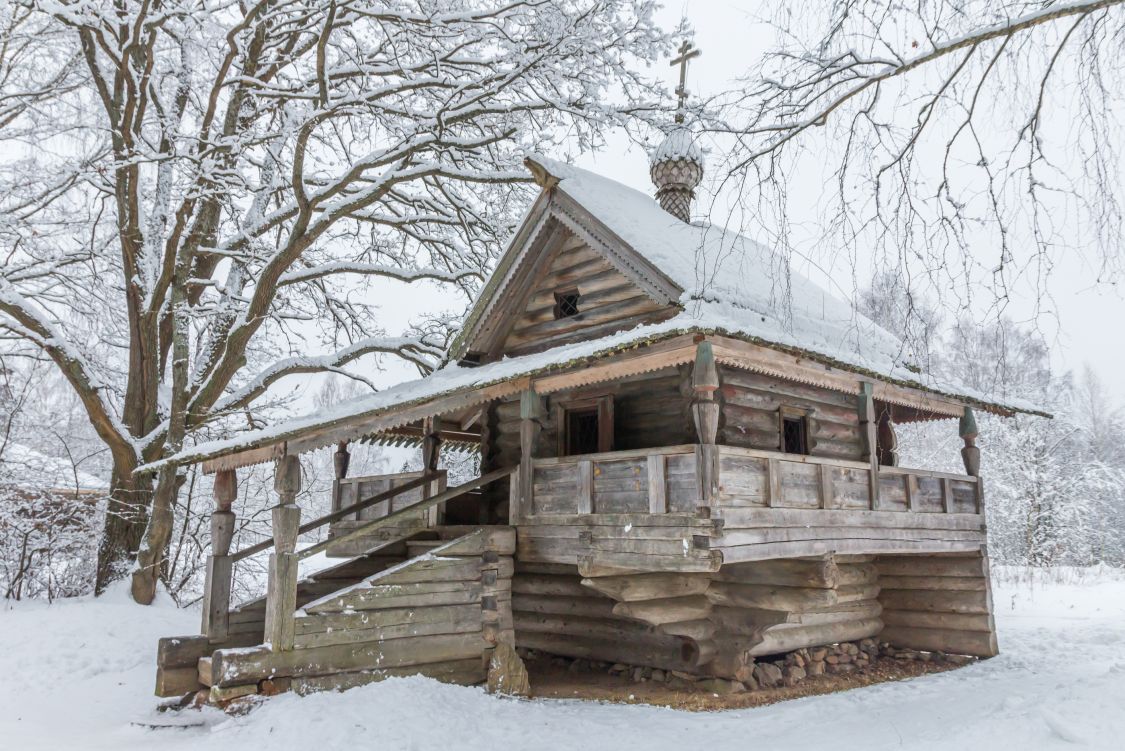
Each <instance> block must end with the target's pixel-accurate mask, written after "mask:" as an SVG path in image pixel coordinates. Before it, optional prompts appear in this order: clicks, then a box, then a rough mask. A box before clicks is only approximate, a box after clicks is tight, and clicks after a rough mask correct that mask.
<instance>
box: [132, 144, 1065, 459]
mask: <svg viewBox="0 0 1125 751" xmlns="http://www.w3.org/2000/svg"><path fill="white" fill-rule="evenodd" d="M528 161H529V163H530V165H529V166H532V167H533V169H534V170H535V171H536V172H537V173H539V174H545V175H549V176H550V177H551V178H553V180H552V181H551V185H552V188H553V189H555V190H558V191H561V192H562V193H564V194H566V196H568V197H569V198H570V199H571V200H572V201H573V202H574V203H576V204H578V205H579V206H580V207H581V208H582V209H584V210H585V211H586V212H588V213H589V214H590V216H592V217H593V218H594V219H595V220H597V221H598V222H600V223H601V224H603V225H604V226H605V227H606V228H608V229H609V230H610V231H611V232H612V233H613V234H614V235H616V236H617V237H618V238H620V240H621V241H623V242H624V243H625V244H626V245H627V246H629V247H630V248H631V249H632V250H633V251H634V252H635V253H636V254H638V255H639V256H641V257H642V258H643V259H645V260H646V261H647V262H648V263H649V264H651V265H652V266H653V267H655V268H656V269H657V270H658V271H659V272H660V273H662V274H663V275H664V276H666V277H667V279H668V280H670V281H671V282H672V283H674V284H675V286H677V287H679V289H680V290H682V293H681V295H680V298H679V300H678V304H679V306H680V308H681V310H680V312H679V313H678V314H676V315H674V316H673V317H671V318H669V319H666V320H663V321H661V322H659V323H650V324H641V325H638V326H635V327H634V328H631V329H627V330H625V331H620V332H617V333H614V334H609V335H606V336H601V337H598V338H596V339H592V340H587V341H581V342H577V343H574V344H567V345H563V346H558V347H554V348H551V349H548V350H545V351H543V352H537V353H534V354H527V355H521V356H516V357H506V358H503V359H501V360H498V361H495V362H490V363H486V364H484V365H479V366H470V367H465V366H461V365H458V364H456V363H454V362H450V363H448V364H446V365H444V366H443V367H441V368H439V369H438V370H436V371H435V372H433V373H431V374H430V375H428V376H426V377H424V378H420V379H417V380H413V381H408V382H405V383H400V384H398V385H396V386H392V387H390V388H388V389H386V390H384V391H380V392H377V393H374V394H370V395H366V396H362V397H357V398H355V399H351V400H348V401H344V402H341V403H339V404H337V405H335V406H333V407H330V408H327V409H321V410H318V411H317V412H315V413H312V414H309V415H305V416H303V417H299V418H295V419H293V420H289V421H286V422H283V423H279V424H277V425H274V426H271V427H268V428H265V429H262V430H256V431H251V432H248V433H244V434H242V435H239V436H237V437H235V438H231V439H227V440H222V441H211V442H208V443H205V444H199V445H197V446H195V447H193V448H189V449H185V450H184V451H182V452H181V453H179V454H177V455H176V456H175V457H172V458H171V459H170V460H167V461H173V462H176V463H185V462H192V461H199V460H202V459H207V458H212V457H217V456H222V455H224V454H226V453H231V452H235V451H243V450H252V449H256V448H261V447H265V446H269V445H272V444H276V443H278V442H281V441H288V440H292V439H294V438H296V437H299V436H302V435H305V434H308V433H309V432H310V431H316V430H321V429H325V428H329V427H334V426H336V425H339V424H341V423H343V422H344V421H348V420H356V421H359V420H372V419H377V418H381V416H383V415H398V414H400V413H402V414H403V416H402V418H401V421H399V422H394V421H393V420H384V421H383V422H381V423H379V426H380V427H379V429H380V430H386V429H390V428H392V427H398V426H400V425H405V424H407V422H409V421H410V420H414V419H416V417H408V416H407V414H408V413H407V412H406V411H405V410H406V408H408V407H411V406H412V405H417V404H420V403H424V402H427V401H430V400H435V399H438V398H440V397H447V396H449V395H454V394H461V393H467V392H470V391H472V390H474V389H480V388H483V387H486V386H491V385H495V384H502V383H510V382H512V381H514V380H515V379H520V378H523V377H526V376H533V375H539V374H541V373H544V372H549V371H551V370H552V369H558V368H559V367H560V366H563V365H573V364H574V363H576V362H581V361H588V360H591V359H596V358H598V357H602V356H604V355H608V354H612V353H615V352H619V351H621V350H623V349H626V348H630V347H635V346H637V345H638V344H640V343H644V342H652V341H656V340H661V339H666V338H669V337H672V336H676V335H678V334H688V333H693V334H694V333H705V334H721V335H726V336H729V337H732V338H736V339H741V340H744V341H747V342H751V343H754V344H759V345H765V346H767V347H771V348H774V349H779V350H782V351H786V352H789V353H796V354H799V355H800V356H801V357H805V358H807V359H810V360H814V361H817V362H820V363H822V364H824V365H828V366H831V367H834V368H841V369H844V370H848V371H852V372H856V373H859V374H863V375H867V376H869V377H873V378H878V379H880V380H884V381H887V382H890V383H894V384H897V385H901V386H906V387H911V388H918V389H922V390H923V391H927V392H931V393H934V394H940V395H944V396H947V397H953V398H955V399H958V400H960V401H963V402H967V403H970V404H976V405H979V406H984V407H988V408H991V409H993V410H995V411H1001V412H1032V413H1038V414H1043V412H1042V410H1041V409H1040V408H1038V407H1037V406H1036V405H1034V404H1031V403H1029V402H1025V401H1023V400H1017V399H1004V400H1002V401H1001V400H997V399H995V398H993V397H990V396H989V395H988V394H984V393H981V392H978V391H976V390H974V389H971V388H968V387H966V386H964V385H962V384H957V383H950V382H944V381H941V380H939V379H937V378H935V377H933V376H930V375H927V374H925V373H922V372H920V371H919V369H918V368H917V367H915V366H914V364H912V363H910V362H908V360H907V352H906V349H905V347H904V346H903V344H902V342H901V341H899V340H898V339H897V338H896V337H894V336H893V335H891V334H890V333H889V332H887V331H886V330H885V329H883V328H881V327H879V326H878V325H876V324H875V323H874V322H872V321H871V320H869V319H868V318H866V317H864V316H862V315H860V314H858V313H857V312H856V311H855V310H854V308H853V307H852V306H851V305H849V304H848V303H846V302H844V301H843V300H841V299H839V298H837V297H834V296H833V295H831V294H829V293H828V292H826V291H825V290H824V289H822V288H821V287H820V286H818V285H817V284H815V283H814V282H812V281H811V280H809V279H808V278H806V277H804V276H802V275H801V274H799V273H796V272H792V271H789V272H787V273H786V269H785V267H784V265H783V263H782V261H781V259H780V257H779V256H778V255H777V254H775V253H773V252H772V251H771V250H769V249H768V248H766V247H765V246H763V245H761V244H760V243H757V242H755V241H753V240H751V239H749V238H747V237H745V236H743V235H741V234H739V233H737V232H733V231H731V230H728V229H726V228H723V227H718V226H715V225H710V224H687V223H685V222H682V221H680V220H679V219H677V218H676V217H674V216H672V215H671V214H669V213H667V212H665V211H664V210H663V209H661V208H660V206H659V205H658V204H657V203H656V202H655V201H654V200H653V199H652V198H651V197H649V196H648V195H646V194H644V193H641V192H640V191H637V190H634V189H632V188H629V187H627V186H625V185H622V184H621V183H618V182H616V181H614V180H610V179H608V178H605V177H601V176H599V175H596V174H594V173H592V172H589V171H587V170H583V169H580V168H578V167H574V166H571V165H568V164H564V163H562V162H557V161H555V160H552V159H547V158H545V157H532V158H529V160H528ZM556 181H557V182H556ZM514 250H515V249H514V248H510V249H509V254H511V253H513V252H514ZM508 260H509V259H508V258H505V259H503V260H502V261H501V264H500V268H501V269H503V270H504V271H503V272H498V273H507V270H509V269H510V267H511V264H510V263H507V261H508ZM495 281H496V280H495V279H494V280H492V281H491V282H490V285H489V287H488V288H486V291H485V294H484V295H482V298H481V299H480V300H478V302H477V305H476V306H475V307H474V311H472V312H471V313H470V317H469V320H470V321H472V320H473V319H474V316H475V315H476V314H478V313H479V312H480V311H481V310H482V309H484V308H485V307H486V306H487V305H488V304H489V299H490V298H491V297H492V296H494V295H496V294H503V290H504V286H503V285H495V284H493V283H494V282H495ZM455 346H456V345H455ZM515 389H516V387H515V386H513V389H512V393H515ZM492 398H496V396H495V395H493V397H492ZM372 424H374V423H372ZM326 445H327V444H326ZM261 460H262V461H264V460H265V459H264V458H263V459H261ZM162 463H163V462H158V463H157V464H156V465H150V466H149V467H148V469H152V468H154V467H155V466H157V465H159V464H162Z"/></svg>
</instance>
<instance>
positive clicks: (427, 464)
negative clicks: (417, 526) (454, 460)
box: [422, 417, 443, 525]
mask: <svg viewBox="0 0 1125 751" xmlns="http://www.w3.org/2000/svg"><path fill="white" fill-rule="evenodd" d="M440 458H441V436H440V435H439V431H438V426H437V421H436V420H435V419H434V418H433V417H427V418H425V419H423V420H422V472H423V473H425V474H436V473H437V471H438V463H439V460H440ZM441 491H442V488H440V487H438V483H437V481H436V480H435V481H434V482H430V483H426V484H425V485H423V486H422V499H423V500H425V499H427V498H431V497H433V496H435V495H437V494H438V493H440V492H441ZM426 514H427V516H428V518H429V523H430V525H437V524H440V523H441V521H442V516H443V514H442V509H439V508H437V507H435V508H432V509H430V510H429V511H427V512H426Z"/></svg>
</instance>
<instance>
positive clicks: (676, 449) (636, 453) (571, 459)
mask: <svg viewBox="0 0 1125 751" xmlns="http://www.w3.org/2000/svg"><path fill="white" fill-rule="evenodd" d="M698 445H699V444H697V443H685V444H678V445H675V446H654V447H652V448H647V449H623V450H621V451H602V452H600V453H597V454H571V455H570V456H547V457H538V458H536V459H534V460H533V461H534V462H535V466H537V467H551V466H555V465H559V464H577V463H578V462H583V461H590V462H609V461H615V460H620V459H640V458H642V457H645V456H651V455H652V454H662V455H664V456H673V455H675V454H690V453H692V452H694V451H695V449H696V447H697V446H698Z"/></svg>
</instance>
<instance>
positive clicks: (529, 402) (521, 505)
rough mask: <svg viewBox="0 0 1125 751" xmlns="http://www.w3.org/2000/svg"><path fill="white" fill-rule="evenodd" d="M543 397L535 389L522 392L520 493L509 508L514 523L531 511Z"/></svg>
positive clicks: (541, 425) (541, 423) (541, 426)
mask: <svg viewBox="0 0 1125 751" xmlns="http://www.w3.org/2000/svg"><path fill="white" fill-rule="evenodd" d="M544 414H545V411H544V409H543V399H542V397H540V396H539V394H537V393H536V392H535V389H531V388H528V389H525V390H524V391H523V393H522V394H520V473H519V495H518V497H517V498H516V503H515V504H513V506H512V508H510V509H509V510H508V515H509V517H510V519H511V523H512V524H518V523H519V521H520V520H521V519H523V517H525V516H526V515H527V514H529V513H531V495H532V488H533V487H534V484H535V473H534V471H533V467H532V460H533V459H534V458H535V445H536V443H537V442H538V440H539V432H540V431H541V430H542V429H543V422H542V421H543V415H544Z"/></svg>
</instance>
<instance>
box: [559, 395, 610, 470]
mask: <svg viewBox="0 0 1125 751" xmlns="http://www.w3.org/2000/svg"><path fill="white" fill-rule="evenodd" d="M589 409H596V410H597V415H598V450H597V451H596V452H595V453H598V454H604V453H607V452H609V451H613V396H612V395H611V394H602V395H598V396H589V397H583V398H580V399H564V400H560V401H557V402H555V404H554V412H555V433H556V434H557V436H558V440H557V444H556V446H557V453H556V456H559V457H563V456H585V454H571V453H569V448H570V434H569V432H570V420H569V413H570V412H577V411H585V410H589Z"/></svg>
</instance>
